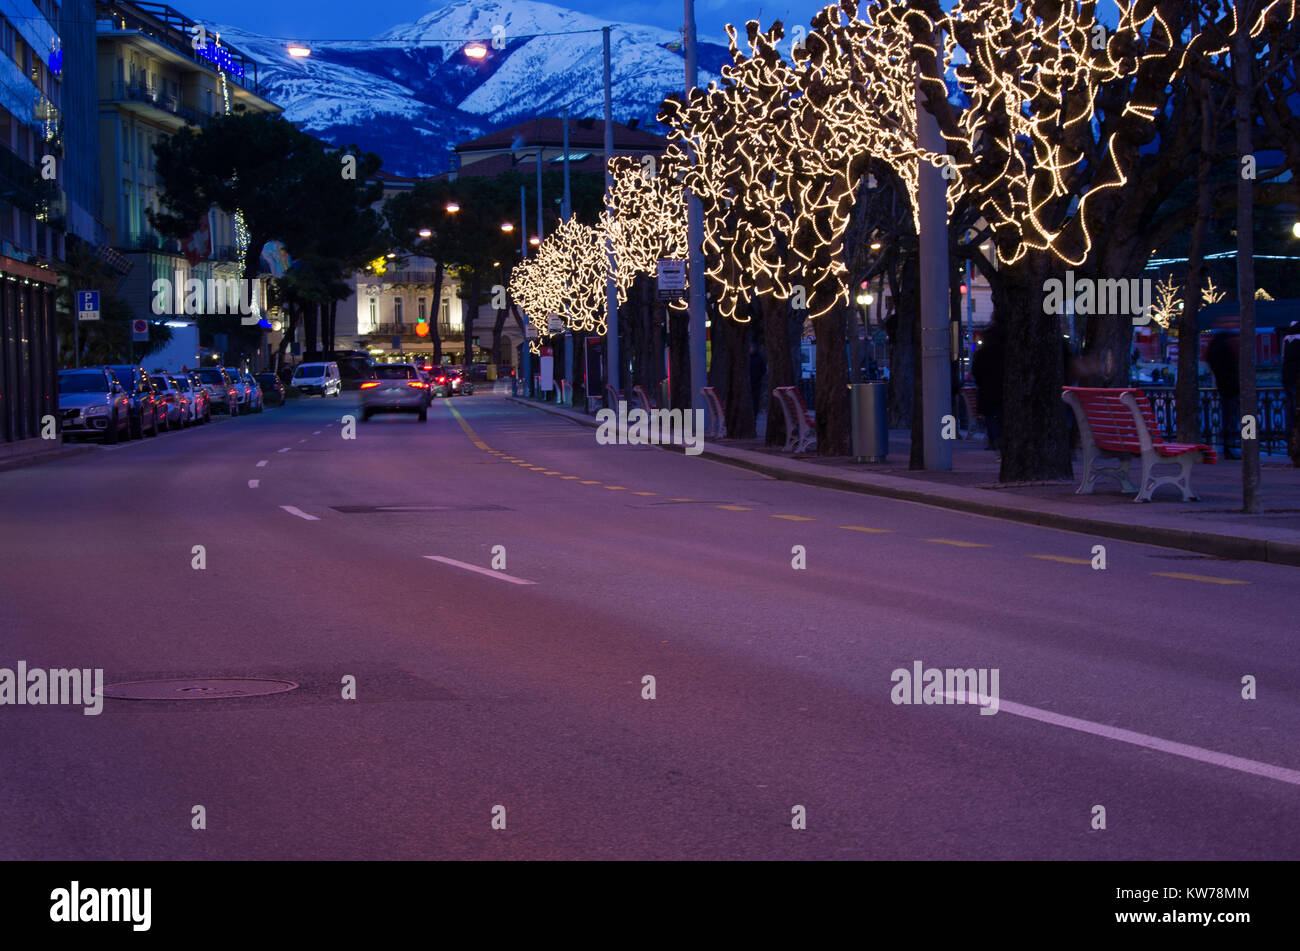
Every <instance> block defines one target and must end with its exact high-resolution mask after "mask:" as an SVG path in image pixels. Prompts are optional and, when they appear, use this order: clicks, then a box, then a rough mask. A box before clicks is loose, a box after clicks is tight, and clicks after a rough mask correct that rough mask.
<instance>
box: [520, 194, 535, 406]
mask: <svg viewBox="0 0 1300 951" xmlns="http://www.w3.org/2000/svg"><path fill="white" fill-rule="evenodd" d="M527 257H528V199H527V195H526V192H525V189H524V186H523V185H520V186H519V260H520V261H523V260H524V259H525V258H527ZM527 318H528V315H527V314H524V328H523V330H524V350H523V355H522V356H521V357H520V359H521V360H522V361H523V377H524V380H523V383H524V396H528V395H529V394H531V393H532V391H533V358H532V355H531V354H530V353H529V351H528V320H527Z"/></svg>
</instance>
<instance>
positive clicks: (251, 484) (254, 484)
mask: <svg viewBox="0 0 1300 951" xmlns="http://www.w3.org/2000/svg"><path fill="white" fill-rule="evenodd" d="M261 484H262V483H261V482H259V481H258V480H257V479H249V480H248V487H249V488H250V489H256V488H257V487H258V486H259V485H261Z"/></svg>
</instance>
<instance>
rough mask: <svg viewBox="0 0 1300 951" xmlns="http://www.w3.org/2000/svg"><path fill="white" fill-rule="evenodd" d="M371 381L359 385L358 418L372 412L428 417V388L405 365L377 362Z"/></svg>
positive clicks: (369, 415) (422, 418)
mask: <svg viewBox="0 0 1300 951" xmlns="http://www.w3.org/2000/svg"><path fill="white" fill-rule="evenodd" d="M375 376H376V379H374V380H366V381H364V382H363V383H362V384H361V419H362V420H363V421H364V420H369V419H370V417H371V416H373V415H375V414H376V413H418V414H419V417H420V422H422V423H423V422H425V421H426V420H428V418H429V400H430V397H429V389H428V386H427V385H426V384H425V382H424V380H423V379H422V378H421V376H420V371H419V370H417V369H416V368H415V367H414V366H412V365H411V364H409V363H381V364H379V365H378V366H376V367H375Z"/></svg>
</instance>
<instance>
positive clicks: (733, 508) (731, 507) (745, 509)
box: [717, 505, 754, 512]
mask: <svg viewBox="0 0 1300 951" xmlns="http://www.w3.org/2000/svg"><path fill="white" fill-rule="evenodd" d="M717 508H720V509H726V510H727V511H728V512H752V511H754V510H753V509H751V508H749V507H748V506H745V505H719V506H717Z"/></svg>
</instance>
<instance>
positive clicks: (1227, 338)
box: [1205, 330, 1241, 459]
mask: <svg viewBox="0 0 1300 951" xmlns="http://www.w3.org/2000/svg"><path fill="white" fill-rule="evenodd" d="M1234 339H1235V335H1234V334H1230V333H1228V331H1226V330H1216V331H1215V332H1214V334H1213V336H1212V337H1211V338H1210V346H1209V348H1208V349H1207V350H1206V352H1205V362H1206V363H1208V364H1209V365H1210V371H1211V372H1212V373H1213V374H1214V385H1215V386H1216V387H1218V390H1219V401H1220V403H1221V405H1222V407H1223V410H1222V416H1223V458H1224V459H1240V458H1241V454H1240V453H1238V452H1234V451H1233V449H1234V448H1236V447H1237V439H1236V437H1237V435H1238V434H1239V433H1240V429H1239V428H1238V427H1240V426H1241V373H1240V370H1239V368H1238V366H1237V348H1236V347H1235V346H1233V343H1234Z"/></svg>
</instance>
